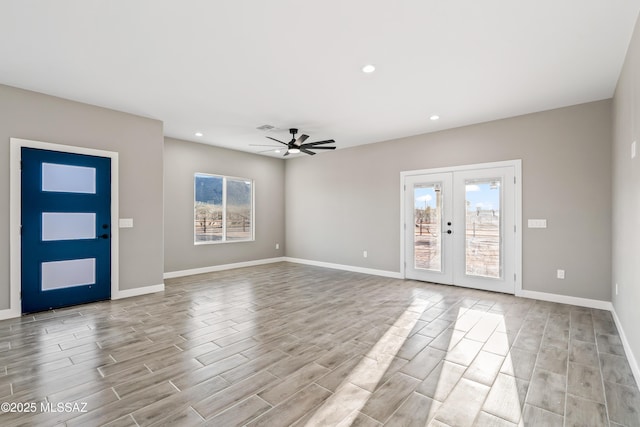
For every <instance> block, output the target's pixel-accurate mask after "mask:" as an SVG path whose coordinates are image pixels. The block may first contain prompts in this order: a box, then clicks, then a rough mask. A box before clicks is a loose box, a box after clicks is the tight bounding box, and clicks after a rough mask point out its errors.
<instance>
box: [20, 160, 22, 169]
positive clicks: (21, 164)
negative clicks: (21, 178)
mask: <svg viewBox="0 0 640 427" xmlns="http://www.w3.org/2000/svg"><path fill="white" fill-rule="evenodd" d="M20 170H22V160H20Z"/></svg>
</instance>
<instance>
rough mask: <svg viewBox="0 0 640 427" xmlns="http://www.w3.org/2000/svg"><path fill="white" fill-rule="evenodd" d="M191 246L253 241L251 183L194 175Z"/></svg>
mask: <svg viewBox="0 0 640 427" xmlns="http://www.w3.org/2000/svg"><path fill="white" fill-rule="evenodd" d="M193 181H194V193H195V203H194V243H195V244H203V243H223V242H241V241H251V240H254V225H253V180H251V179H247V178H233V177H228V176H221V175H209V174H204V173H196V174H195V176H194V180H193Z"/></svg>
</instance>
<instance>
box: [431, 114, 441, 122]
mask: <svg viewBox="0 0 640 427" xmlns="http://www.w3.org/2000/svg"><path fill="white" fill-rule="evenodd" d="M429 118H430V119H431V120H433V121H436V120H438V119H439V118H440V116H439V115H437V114H434V115H433V116H431V117H429Z"/></svg>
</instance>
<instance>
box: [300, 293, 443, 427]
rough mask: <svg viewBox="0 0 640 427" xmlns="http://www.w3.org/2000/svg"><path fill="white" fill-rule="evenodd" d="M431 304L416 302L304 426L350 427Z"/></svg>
mask: <svg viewBox="0 0 640 427" xmlns="http://www.w3.org/2000/svg"><path fill="white" fill-rule="evenodd" d="M430 304H431V303H430V302H429V301H427V300H423V299H419V298H417V299H415V300H414V301H413V303H412V304H411V305H410V306H409V307H408V308H407V309H406V310H405V311H404V312H403V313H402V314H401V315H400V317H398V319H397V320H396V322H395V323H394V324H393V325H392V326H391V327H390V328H389V329H388V330H387V332H385V334H384V335H383V336H382V338H380V339H379V340H378V342H377V343H376V344H375V345H374V346H373V348H372V349H371V350H370V351H369V353H367V355H366V356H364V357H363V358H362V360H361V361H360V363H359V364H358V365H357V366H356V367H355V368H354V369H353V371H351V373H350V374H349V376H348V377H347V378H345V379H344V380H343V381H342V383H341V384H340V385H339V386H338V388H337V389H336V392H335V393H334V394H333V395H332V396H331V397H330V398H329V399H327V400H326V401H325V402H324V404H323V405H322V406H320V408H318V410H317V411H316V412H315V413H314V415H313V416H312V417H311V418H310V419H309V421H307V423H306V426H308V427H312V426H328V425H331V426H340V427H348V426H350V425H351V423H353V421H354V420H355V418H356V417H357V416H358V412H359V411H360V409H362V407H363V406H364V405H365V403H367V401H368V400H369V398H370V397H371V394H372V393H373V391H374V390H375V388H376V386H377V385H378V383H379V382H380V379H381V378H382V376H383V375H384V373H385V372H386V371H387V369H388V368H389V365H391V362H392V361H393V358H394V357H395V355H396V354H397V353H398V351H400V348H401V347H402V345H403V344H404V342H405V341H406V340H407V337H408V336H409V334H410V333H411V331H412V330H413V328H414V326H415V325H416V323H417V322H418V319H420V316H422V313H423V312H424V311H425V310H426V309H427V307H428V306H429V305H430Z"/></svg>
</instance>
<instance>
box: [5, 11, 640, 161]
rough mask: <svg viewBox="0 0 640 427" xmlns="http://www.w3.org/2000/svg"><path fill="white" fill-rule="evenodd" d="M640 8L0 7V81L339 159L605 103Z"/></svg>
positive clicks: (235, 140)
mask: <svg viewBox="0 0 640 427" xmlns="http://www.w3.org/2000/svg"><path fill="white" fill-rule="evenodd" d="M639 10H640V0H615V1H612V0H561V1H559V0H535V1H534V0H519V1H516V0H483V1H478V0H458V1H456V0H398V1H389V0H348V1H347V0H323V1H310V0H306V1H304V0H269V1H261V0H253V1H251V0H235V1H232V0H229V1H220V0H219V1H214V0H180V1H179V0H56V1H51V0H0V83H3V84H7V85H10V86H17V87H21V88H26V89H31V90H35V91H38V92H44V93H47V94H51V95H56V96H60V97H64V98H68V99H73V100H77V101H81V102H86V103H90V104H95V105H99V106H103V107H108V108H113V109H116V110H120V111H126V112H129V113H133V114H138V115H142V116H146V117H152V118H156V119H159V120H162V121H163V122H164V130H165V134H166V135H167V136H171V137H175V138H180V139H186V140H192V141H198V142H205V143H209V144H213V145H218V146H223V147H229V148H234V149H238V150H245V151H253V152H255V151H260V150H262V149H266V148H265V147H253V146H250V145H249V144H269V140H267V139H266V138H265V136H266V135H270V136H274V137H276V138H281V139H284V140H286V139H287V136H286V129H287V128H289V127H298V128H300V129H301V131H302V132H303V133H307V134H309V135H310V136H311V138H309V140H308V141H309V142H310V141H316V140H320V139H326V138H334V139H335V140H336V141H337V145H338V147H339V148H344V147H348V146H354V145H360V144H367V143H372V142H377V141H383V140H387V139H392V138H398V137H403V136H409V135H415V134H420V133H425V132H433V131H436V130H442V129H447V128H452V127H458V126H463V125H467V124H472V123H478V122H484V121H489V120H495V119H499V118H504V117H510V116H515V115H520V114H525V113H530V112H534V111H542V110H547V109H551V108H557V107H562V106H567V105H574V104H579V103H583V102H589V101H594V100H599V99H605V98H609V97H611V96H612V95H613V91H614V89H615V84H616V82H617V79H618V75H619V73H620V69H621V67H622V63H623V61H624V56H625V53H626V50H627V47H628V44H629V41H630V37H631V34H632V31H633V26H634V24H635V22H636V19H637V17H638V11H639ZM368 63H372V64H374V65H375V66H376V67H377V70H376V71H375V72H374V73H372V74H364V73H362V71H361V68H362V66H363V65H365V64H368ZM432 114H438V115H440V116H441V119H440V120H439V121H437V122H433V121H431V120H429V116H431V115H432ZM263 124H270V125H274V126H276V127H278V128H280V129H282V130H281V131H270V132H264V131H259V130H257V129H256V127H258V126H260V125H263ZM197 131H201V132H203V133H204V136H203V137H201V138H198V137H196V136H194V133H195V132H197ZM266 154H273V153H266ZM303 155H304V154H303Z"/></svg>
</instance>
